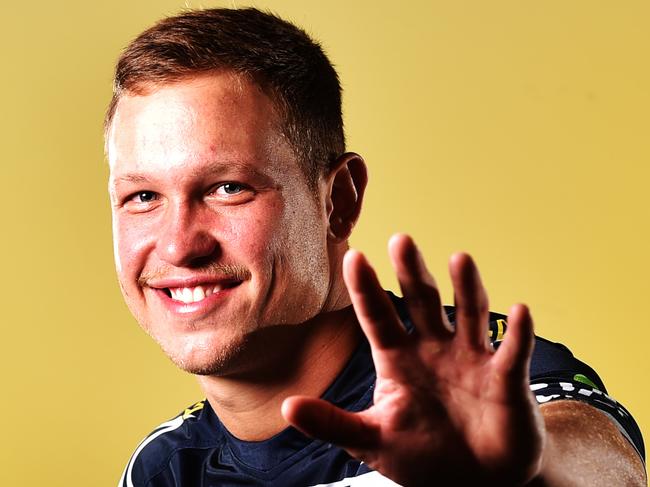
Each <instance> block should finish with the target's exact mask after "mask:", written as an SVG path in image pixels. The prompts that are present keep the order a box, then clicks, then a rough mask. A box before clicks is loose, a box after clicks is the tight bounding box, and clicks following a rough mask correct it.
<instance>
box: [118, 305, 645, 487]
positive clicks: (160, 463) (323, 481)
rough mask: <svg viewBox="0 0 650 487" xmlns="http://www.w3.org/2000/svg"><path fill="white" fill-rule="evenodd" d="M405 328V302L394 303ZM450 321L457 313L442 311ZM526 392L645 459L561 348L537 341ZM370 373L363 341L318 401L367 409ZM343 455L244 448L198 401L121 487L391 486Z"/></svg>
mask: <svg viewBox="0 0 650 487" xmlns="http://www.w3.org/2000/svg"><path fill="white" fill-rule="evenodd" d="M394 302H395V305H396V307H397V310H398V312H399V314H400V317H401V318H402V321H403V322H404V324H405V326H406V327H407V328H408V329H411V328H412V325H411V323H410V321H409V319H408V316H407V314H406V309H405V306H404V305H403V302H402V301H401V300H399V299H398V298H394ZM446 311H447V314H448V316H449V319H450V321H451V322H452V323H453V322H454V309H453V308H451V307H448V308H446ZM506 328H507V324H506V319H505V316H503V315H499V314H496V313H491V314H490V324H489V331H488V333H489V336H490V339H491V341H492V343H493V344H494V346H495V347H498V346H499V343H500V341H501V339H502V338H503V334H504V333H505V331H506ZM530 377H531V390H532V391H533V393H534V394H535V397H536V398H537V401H538V402H539V403H545V402H548V401H554V400H558V399H569V400H577V401H584V402H586V403H588V404H591V405H592V406H594V407H596V408H598V409H599V410H600V411H602V412H603V413H605V414H606V415H608V416H609V417H610V418H611V419H613V420H614V422H615V424H616V425H617V426H618V427H619V429H620V430H621V432H622V433H623V435H624V436H625V437H626V438H627V439H628V440H629V441H630V443H631V444H632V445H633V446H634V447H635V448H636V450H637V451H638V452H639V454H640V455H641V457H642V458H644V457H645V451H644V446H643V439H642V438H641V433H640V431H639V428H638V427H637V425H636V423H635V421H634V419H633V418H632V417H631V416H630V414H629V413H628V412H627V410H626V409H625V408H624V407H623V406H621V405H620V404H618V403H617V402H616V401H615V400H614V399H612V398H611V397H609V396H608V395H607V391H606V389H605V386H604V385H603V383H602V381H601V380H600V378H599V377H598V375H597V374H596V373H595V372H594V371H593V370H592V369H591V368H590V367H589V366H588V365H586V364H584V363H582V362H580V361H579V360H577V359H576V358H575V357H573V355H572V354H571V352H570V351H569V350H568V349H567V348H566V347H565V346H563V345H560V344H557V343H552V342H549V341H547V340H544V339H543V338H539V337H537V338H536V339H535V348H534V351H533V358H532V363H531V367H530ZM374 385H375V370H374V366H373V363H372V357H371V355H370V347H369V345H368V342H367V341H366V340H365V339H364V340H362V341H361V343H360V344H359V346H358V347H357V349H356V351H355V352H354V354H353V355H352V357H351V358H350V360H349V361H348V363H347V365H346V366H345V368H344V370H343V371H342V372H341V373H340V374H339V376H338V377H337V378H336V380H335V381H334V382H333V383H332V384H331V385H330V387H329V388H328V389H327V391H326V392H325V393H324V395H323V398H324V399H326V400H328V401H330V402H332V403H334V404H336V405H337V406H339V407H342V408H345V409H347V410H349V411H361V410H363V409H367V408H368V407H369V406H371V405H372V398H373V389H374ZM396 485H397V484H395V483H394V482H392V481H390V480H388V479H386V478H384V477H382V476H381V475H380V474H379V473H377V472H373V471H371V470H370V469H369V468H368V467H367V466H366V465H365V464H363V463H362V462H360V461H359V460H357V459H355V458H353V457H351V456H350V455H348V453H347V452H345V451H344V450H342V449H340V448H337V447H336V446H334V445H332V444H329V443H325V442H323V441H319V440H313V439H310V438H307V437H306V436H304V435H303V434H302V433H300V432H299V431H297V430H296V429H294V428H291V427H289V428H287V429H285V430H283V431H281V432H280V433H278V434H277V435H275V436H274V437H272V438H270V439H268V440H265V441H257V442H248V441H241V440H239V439H237V438H235V437H234V436H232V435H231V434H230V433H229V432H228V431H227V430H226V428H225V427H224V426H223V425H222V424H221V422H220V421H219V418H218V417H217V416H216V414H215V413H214V411H213V410H212V408H211V407H210V404H209V403H208V402H207V401H201V402H198V403H196V404H194V405H193V406H190V407H189V408H187V409H186V410H185V411H183V412H182V413H181V414H179V415H178V416H176V417H175V418H173V419H172V420H170V421H167V422H166V423H163V424H161V425H160V426H158V427H157V428H156V429H155V430H154V431H153V432H152V433H151V434H150V435H149V436H147V437H146V438H145V439H144V440H143V441H142V442H141V443H140V445H138V447H137V448H136V450H135V452H134V453H133V455H132V456H131V459H130V460H129V463H128V465H127V467H126V469H125V471H124V474H123V475H122V478H121V480H120V483H119V487H134V486H135V487H171V486H174V487H180V486H183V487H217V486H218V487H230V486H232V487H234V486H276V487H277V486H281V487H312V486H318V487H325V486H331V487H363V486H368V487H369V486H373V487H382V486H393V487H394V486H396Z"/></svg>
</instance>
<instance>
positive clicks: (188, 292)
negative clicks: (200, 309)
mask: <svg viewBox="0 0 650 487" xmlns="http://www.w3.org/2000/svg"><path fill="white" fill-rule="evenodd" d="M221 290H222V287H221V286H220V285H217V286H212V287H208V288H204V287H203V286H196V287H193V288H188V287H176V288H169V293H170V294H171V297H172V299H173V300H174V301H180V302H182V303H197V302H199V301H203V300H204V299H205V298H207V297H208V296H210V295H212V294H214V293H218V292H219V291H221Z"/></svg>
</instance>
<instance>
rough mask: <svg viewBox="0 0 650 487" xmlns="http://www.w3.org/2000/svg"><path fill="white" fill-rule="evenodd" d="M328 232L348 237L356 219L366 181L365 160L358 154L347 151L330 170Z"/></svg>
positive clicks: (337, 238)
mask: <svg viewBox="0 0 650 487" xmlns="http://www.w3.org/2000/svg"><path fill="white" fill-rule="evenodd" d="M329 179H330V185H329V198H328V201H327V214H328V218H329V230H328V236H329V238H330V239H332V240H335V241H344V240H347V239H348V237H349V236H350V234H351V233H352V228H354V225H355V223H356V222H357V220H358V219H359V214H360V212H361V203H362V201H363V193H364V191H365V189H366V183H367V182H368V173H367V170H366V163H365V162H364V161H363V158H362V157H361V156H360V155H359V154H355V153H353V152H346V153H345V154H343V155H342V156H340V157H339V158H338V159H337V160H336V162H335V163H334V166H333V168H332V170H331V171H330V173H329Z"/></svg>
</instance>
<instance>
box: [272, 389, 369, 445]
mask: <svg viewBox="0 0 650 487" xmlns="http://www.w3.org/2000/svg"><path fill="white" fill-rule="evenodd" d="M282 416H283V417H284V419H286V420H287V421H288V422H289V423H290V424H291V425H293V426H294V427H295V428H297V429H299V430H300V431H302V432H303V433H305V434H306V435H307V436H311V437H313V438H317V439H319V440H323V441H326V442H328V443H334V444H335V445H338V446H340V447H341V448H345V449H346V450H357V451H358V450H366V449H375V448H377V445H378V444H379V428H378V427H376V426H374V425H371V424H369V423H368V422H367V421H366V419H365V417H364V415H363V413H351V412H348V411H345V410H343V409H341V408H339V407H336V406H334V405H333V404H331V403H329V402H327V401H324V400H322V399H316V398H313V397H306V396H291V397H288V398H287V399H285V400H284V402H283V403H282Z"/></svg>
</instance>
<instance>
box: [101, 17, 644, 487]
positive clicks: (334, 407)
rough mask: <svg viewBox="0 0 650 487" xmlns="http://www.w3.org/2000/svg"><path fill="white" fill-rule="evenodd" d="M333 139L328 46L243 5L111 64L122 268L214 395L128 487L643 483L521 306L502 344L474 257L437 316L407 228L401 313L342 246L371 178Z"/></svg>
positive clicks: (164, 430)
mask: <svg viewBox="0 0 650 487" xmlns="http://www.w3.org/2000/svg"><path fill="white" fill-rule="evenodd" d="M342 127H343V124H342V120H341V99H340V86H339V82H338V78H337V75H336V72H335V71H334V69H333V68H332V66H331V64H330V63H329V61H328V59H327V58H326V56H325V55H324V54H323V52H322V50H321V49H320V47H319V46H318V45H317V44H316V43H314V42H313V41H312V40H311V39H310V38H309V37H308V36H307V35H306V34H305V33H304V32H302V31H301V30H300V29H298V28H296V27H295V26H293V25H291V24H289V23H287V22H285V21H283V20H281V19H279V18H277V17H275V16H272V15H269V14H265V13H262V12H259V11H257V10H254V9H245V10H228V9H214V10H205V11H196V12H187V13H184V14H182V15H179V16H177V17H172V18H169V19H166V20H163V21H161V22H160V23H158V24H157V25H155V26H154V27H152V28H151V29H149V30H147V31H145V32H144V33H143V34H141V35H140V36H139V37H138V38H137V39H136V40H134V41H133V42H132V43H131V44H130V45H129V46H128V47H127V49H126V50H125V52H124V53H123V54H122V56H121V58H120V60H119V62H118V66H117V70H116V76H115V91H114V95H113V99H112V101H111V104H110V107H109V111H108V115H107V119H106V136H107V153H108V159H109V163H110V171H111V174H110V182H109V190H110V196H111V203H112V208H113V232H114V243H115V259H116V266H117V271H118V277H119V281H120V285H121V289H122V292H123V294H124V297H125V300H126V302H127V304H128V306H129V308H130V310H131V311H132V312H133V314H134V316H135V317H136V319H137V320H138V322H139V323H140V324H141V326H142V327H143V328H144V329H145V330H146V331H147V333H149V334H150V335H151V336H152V337H153V338H154V339H155V340H156V341H157V342H158V343H159V344H160V346H161V347H162V349H163V350H164V351H165V353H166V354H167V355H168V356H169V357H170V358H171V359H172V360H173V361H174V363H175V364H177V365H178V366H179V367H180V368H182V369H184V370H186V371H188V372H190V373H192V374H196V375H197V377H198V380H199V382H200V384H201V387H202V389H203V391H204V393H205V396H206V400H205V401H201V402H199V403H197V404H195V405H193V406H191V407H188V408H187V409H186V410H185V411H183V412H182V413H181V414H180V415H178V416H176V417H175V418H173V419H172V420H170V421H168V422H166V423H163V424H162V425H160V426H159V427H158V428H156V429H155V430H154V431H153V432H152V433H151V434H150V435H149V436H148V437H146V438H145V440H143V442H142V443H141V444H140V445H139V446H138V447H137V448H136V451H135V453H134V454H133V456H132V458H131V459H130V461H129V463H128V465H127V467H126V469H125V471H124V475H123V477H122V479H121V481H120V485H124V486H143V487H144V486H147V487H153V486H199V485H202V486H231V485H232V486H234V485H273V486H303V487H308V486H315V485H337V486H344V485H345V486H347V485H350V486H353V485H354V486H356V485H359V486H361V485H378V486H379V485H395V484H396V483H397V484H399V485H404V486H420V485H422V486H431V485H452V484H453V485H478V484H485V485H643V482H644V475H645V474H644V467H643V460H642V458H643V454H644V452H643V442H642V440H641V436H640V433H639V431H638V428H637V426H636V424H635V423H634V420H633V419H632V418H631V417H630V416H629V413H627V411H626V410H625V409H624V408H623V407H622V406H621V405H619V404H618V403H616V401H614V400H613V399H611V398H610V397H609V396H607V395H606V391H605V388H604V386H603V384H602V382H601V381H600V379H599V378H598V376H597V375H596V373H595V372H594V371H593V370H592V369H591V368H589V367H588V366H586V365H585V364H583V363H581V362H580V361H578V360H577V359H575V358H574V357H573V356H572V355H571V353H570V352H569V351H568V350H567V349H566V348H564V347H563V346H561V345H557V344H553V343H550V342H547V341H545V340H543V339H539V338H534V336H533V332H532V321H531V318H530V315H529V313H528V310H527V308H526V307H525V306H523V305H517V306H514V307H513V308H512V310H511V314H510V317H509V320H508V325H507V328H508V332H507V333H506V334H505V338H504V331H505V328H506V324H505V317H503V316H499V315H496V314H492V313H489V312H488V307H487V297H486V294H485V291H484V289H483V286H482V285H481V282H480V278H479V275H478V272H477V270H476V268H475V266H474V264H473V262H472V260H471V258H470V257H469V256H467V255H465V254H458V255H455V256H453V257H452V259H451V261H450V273H451V278H452V282H453V284H454V291H455V298H456V304H457V307H456V308H455V309H452V308H442V307H441V305H440V297H439V295H438V292H437V289H436V286H435V283H434V281H433V278H432V277H431V276H430V275H429V273H428V271H427V270H426V268H425V266H424V263H423V260H422V257H421V256H420V254H419V251H418V250H417V248H416V247H415V244H414V243H413V241H412V240H411V239H410V238H409V237H408V236H405V235H397V236H395V237H393V238H392V239H391V241H390V243H389V253H390V256H391V260H392V262H393V265H394V268H395V271H396V273H397V277H398V280H399V282H400V285H401V288H402V292H403V295H404V299H400V298H397V297H395V296H392V295H390V294H387V293H386V292H385V291H383V290H382V289H381V287H380V285H379V283H378V282H377V279H376V276H375V274H374V272H373V270H372V268H371V267H370V265H369V264H368V263H367V261H366V260H365V258H364V257H363V255H362V254H360V253H358V252H356V251H349V250H348V244H347V241H348V237H349V236H350V233H351V231H352V228H353V226H354V224H355V223H356V221H357V218H358V217H359V213H360V209H361V202H362V199H363V193H364V189H365V185H366V168H365V164H364V161H363V160H362V159H361V157H360V156H359V155H357V154H354V153H349V152H345V144H344V136H343V128H342ZM495 350H496V351H495ZM531 390H532V391H534V392H531ZM535 399H537V401H536V400H535ZM538 403H541V404H543V405H542V406H540V405H539V404H538Z"/></svg>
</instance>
